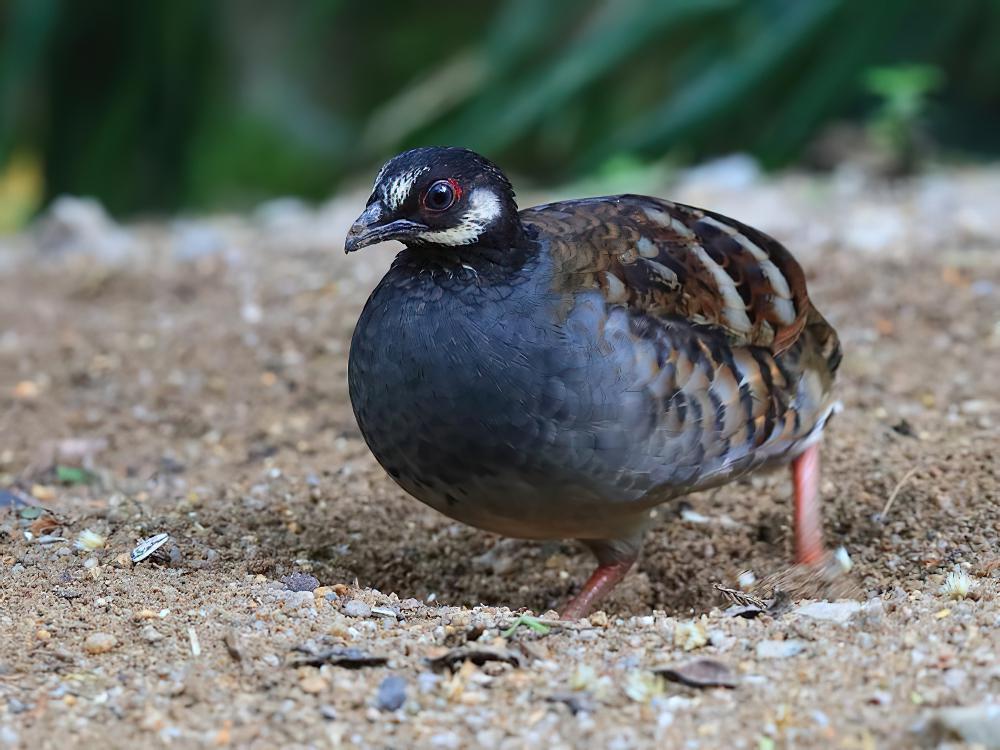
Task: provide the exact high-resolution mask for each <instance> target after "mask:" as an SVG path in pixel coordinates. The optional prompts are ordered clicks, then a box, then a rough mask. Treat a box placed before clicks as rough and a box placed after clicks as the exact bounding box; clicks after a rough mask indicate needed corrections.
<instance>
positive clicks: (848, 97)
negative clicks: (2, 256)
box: [0, 0, 1000, 228]
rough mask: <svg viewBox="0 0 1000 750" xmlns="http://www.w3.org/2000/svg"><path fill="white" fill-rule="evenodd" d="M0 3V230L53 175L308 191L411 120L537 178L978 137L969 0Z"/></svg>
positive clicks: (359, 168) (341, 174)
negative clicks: (0, 220)
mask: <svg viewBox="0 0 1000 750" xmlns="http://www.w3.org/2000/svg"><path fill="white" fill-rule="evenodd" d="M0 23H2V26H0V105H2V110H0V199H3V200H6V201H8V209H7V211H6V213H7V214H8V216H7V217H6V219H5V220H4V221H5V222H6V224H7V225H8V226H7V228H11V225H17V224H18V223H23V221H25V220H27V219H28V218H29V217H30V215H31V214H32V213H33V212H35V211H37V210H38V209H39V208H40V207H42V206H43V205H44V204H45V202H46V201H47V200H48V199H50V198H51V197H52V196H55V195H59V194H62V193H74V194H83V195H92V196H96V197H97V198H99V199H100V200H101V201H103V202H104V203H105V204H106V205H107V206H108V208H109V209H110V210H111V211H112V212H113V213H115V214H117V215H132V214H136V213H150V212H152V213H160V212H166V211H175V210H187V209H195V210H218V209H222V208H242V207H246V206H249V205H252V204H253V203H254V202H256V201H259V200H262V199H264V198H267V197H270V196H274V195H285V194H295V195H300V196H303V197H305V198H307V199H320V198H322V197H324V196H327V195H329V194H330V193H331V192H332V191H334V190H336V189H337V187H338V185H340V184H342V183H343V182H344V181H345V180H349V179H352V178H357V177H359V176H360V175H365V176H366V179H368V178H370V176H371V173H372V170H373V168H374V167H375V166H376V165H377V164H379V163H381V162H382V161H383V160H384V159H385V158H386V157H388V156H390V155H392V154H393V153H395V152H397V151H399V150H401V149H403V148H406V147H409V146H413V145H418V144H428V143H435V144H455V145H465V146H468V147H471V148H475V149H477V150H480V151H483V152H484V153H486V154H488V155H489V156H491V157H492V158H494V159H495V160H497V161H499V162H501V163H502V164H503V165H504V167H506V168H508V169H509V170H510V171H513V172H516V173H517V174H518V175H520V176H522V177H523V178H524V179H526V180H529V181H534V183H535V184H537V185H541V186H544V185H549V184H556V183H559V182H564V181H567V180H572V179H577V178H580V177H587V176H598V177H600V176H601V175H606V174H609V173H614V172H621V171H626V172H627V171H628V170H630V169H637V168H643V167H644V166H645V165H649V164H657V165H660V164H662V165H664V166H666V167H668V168H669V167H671V166H676V165H683V164H686V163H690V162H693V161H696V160H700V159H704V158H707V157H711V156H713V155H718V154H726V153H731V152H735V151H741V152H747V153H750V154H752V155H754V156H755V157H756V158H757V159H758V160H759V161H760V162H761V163H762V164H763V165H764V166H765V167H767V168H777V167H781V166H785V165H789V164H799V165H802V166H805V167H819V168H828V167H830V166H833V165H835V164H836V163H837V162H838V161H839V160H841V159H843V158H846V157H848V156H850V154H851V152H852V150H861V149H865V148H875V149H881V150H882V151H883V152H885V153H886V154H888V158H887V159H885V160H884V161H883V163H884V164H885V165H886V169H887V170H888V171H890V172H905V171H908V170H912V169H915V168H920V167H921V166H922V164H923V162H925V161H926V159H927V158H933V159H935V160H950V161H962V160H975V159H982V158H987V157H995V156H996V154H997V153H998V151H1000V3H998V2H995V1H994V0H958V1H956V2H943V1H942V0H866V1H860V0H755V1H753V2H750V1H747V0H675V1H673V2H643V1H640V0H619V1H617V2H614V1H612V2H609V1H607V0H605V1H603V2H570V1H569V0H544V1H542V0H505V1H504V2H497V3H485V2H484V3H477V2H458V1H450V0H439V1H438V2H426V1H425V2H402V1H388V2H386V1H374V0H372V1H369V2H337V1H336V0H299V1H298V2H276V1H274V0H270V1H265V0H244V1H240V2H237V1H236V0H229V1H223V0H219V1H215V0H85V1H79V2H75V1H73V0H5V1H4V0H0ZM845 121H846V122H850V123H853V126H852V127H846V128H845V127H844V126H843V125H840V124H838V123H842V122H845ZM831 134H833V135H831ZM838 144H839V145H838ZM15 205H17V206H20V209H18V210H16V211H15V210H13V209H12V208H11V206H15Z"/></svg>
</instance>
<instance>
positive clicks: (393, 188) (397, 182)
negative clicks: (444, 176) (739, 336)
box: [375, 167, 430, 211]
mask: <svg viewBox="0 0 1000 750" xmlns="http://www.w3.org/2000/svg"><path fill="white" fill-rule="evenodd" d="M429 170H430V167H420V168H419V169H412V170H410V171H409V172H404V173H403V174H401V175H399V176H398V177H396V178H394V179H393V180H392V182H390V183H389V184H388V185H386V186H385V188H384V189H383V195H382V198H383V200H384V201H385V205H386V207H387V208H388V209H389V210H390V211H395V210H396V209H397V208H399V207H400V206H402V205H403V203H404V202H405V201H406V199H407V198H408V197H409V195H410V191H411V190H413V183H415V182H416V181H417V178H418V177H420V175H422V174H423V173H424V172H427V171H429ZM381 176H382V173H381V172H380V173H379V176H378V177H377V178H376V179H375V184H376V185H377V184H378V180H379V178H381Z"/></svg>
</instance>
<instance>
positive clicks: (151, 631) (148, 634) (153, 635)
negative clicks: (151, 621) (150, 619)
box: [140, 625, 164, 643]
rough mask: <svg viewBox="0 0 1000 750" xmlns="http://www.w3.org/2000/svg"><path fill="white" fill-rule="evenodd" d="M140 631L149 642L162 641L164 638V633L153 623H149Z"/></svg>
mask: <svg viewBox="0 0 1000 750" xmlns="http://www.w3.org/2000/svg"><path fill="white" fill-rule="evenodd" d="M140 632H141V634H142V637H143V640H145V641H146V642H148V643H156V642H157V641H162V640H163V638H164V635H163V633H161V632H160V631H159V630H157V629H156V628H154V627H153V626H152V625H147V626H146V627H144V628H143V629H142V630H141V631H140Z"/></svg>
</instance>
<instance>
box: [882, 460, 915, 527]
mask: <svg viewBox="0 0 1000 750" xmlns="http://www.w3.org/2000/svg"><path fill="white" fill-rule="evenodd" d="M919 468H920V467H919V466H913V467H910V470H909V471H908V472H906V473H905V474H903V478H902V479H900V480H899V481H898V482H896V486H895V487H893V488H892V492H890V493H889V499H888V500H886V501H885V507H884V508H882V513H881V514H880V517H881V519H882V522H883V523H885V519H886V516H887V515H888V513H889V508H891V507H892V504H893V502H895V500H896V495H898V494H899V491H900V490H901V489H903V485H904V484H906V483H907V482H908V481H910V477H912V476H913V475H914V474H916V473H917V469H919Z"/></svg>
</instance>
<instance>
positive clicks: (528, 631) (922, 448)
mask: <svg viewBox="0 0 1000 750" xmlns="http://www.w3.org/2000/svg"><path fill="white" fill-rule="evenodd" d="M660 192H661V194H665V195H670V196H671V197H674V198H676V199H678V200H681V201H683V202H687V203H693V204H696V205H704V206H706V207H710V208H713V209H715V210H718V211H721V212H723V213H727V214H730V215H733V216H735V217H736V218H739V219H741V220H743V221H747V222H748V223H751V224H754V225H756V226H758V227H760V228H761V229H764V230H765V231H769V232H770V233H772V234H774V235H775V236H777V237H778V238H779V239H781V240H782V241H783V242H784V243H785V244H786V245H787V246H788V247H789V248H790V249H792V251H793V252H794V253H795V254H796V256H797V257H798V258H799V260H800V261H801V262H802V264H803V265H804V266H805V268H806V269H807V272H808V277H809V284H810V291H811V294H812V297H813V298H814V300H815V301H816V304H817V306H818V307H819V308H820V309H821V310H822V312H823V313H824V314H825V315H826V316H827V318H828V319H829V320H830V321H831V322H832V323H833V324H834V325H835V326H836V327H837V329H838V330H839V332H840V334H841V337H842V342H843V345H844V350H845V358H844V363H843V366H842V368H841V371H840V374H839V389H840V398H841V400H842V402H843V406H844V409H843V412H842V413H841V414H839V415H838V416H837V417H836V419H835V420H834V422H833V424H832V425H831V427H830V429H829V430H828V435H827V438H826V440H825V443H824V446H823V458H824V468H823V471H824V480H823V493H824V515H825V519H826V535H827V541H828V542H829V543H830V545H831V546H843V547H844V548H845V550H846V551H847V553H848V554H849V556H850V559H851V561H852V562H853V568H852V569H851V570H850V571H849V572H848V573H846V574H845V578H843V579H841V581H840V584H844V582H845V581H847V582H848V585H846V586H844V585H840V586H839V588H838V589H836V590H832V589H829V588H824V587H822V586H817V585H814V584H815V582H807V583H806V584H804V585H801V586H799V585H791V584H787V583H783V584H781V585H782V586H783V587H784V589H785V591H786V594H788V600H787V601H784V602H783V603H781V606H779V607H777V608H776V609H774V610H772V611H769V612H765V613H763V614H760V615H759V616H757V617H754V618H748V617H741V616H734V614H733V611H732V610H731V609H730V602H729V601H727V600H726V599H725V598H724V597H723V595H722V594H721V593H720V592H719V591H718V590H717V589H716V588H714V585H715V584H720V585H722V586H724V587H727V588H731V589H739V588H740V584H741V583H742V584H743V586H744V587H745V588H749V589H752V590H753V591H754V592H756V593H757V594H760V595H765V596H766V595H768V593H769V592H768V590H767V589H768V587H769V586H770V587H771V588H773V585H772V584H773V581H774V580H775V579H774V576H775V575H778V576H783V575H784V576H785V577H784V578H782V579H781V580H783V581H786V582H787V581H788V580H789V579H788V575H787V574H786V573H787V566H788V563H787V561H788V560H789V559H790V540H789V534H788V531H789V521H790V503H789V497H790V491H791V490H790V482H789V480H788V477H787V476H786V475H785V474H784V473H780V474H779V473H775V474H769V475H762V476H755V477H752V478H751V479H749V480H747V481H742V482H738V483H735V484H733V485H729V486H727V487H724V488H722V489H719V490H716V491H714V492H712V493H704V494H700V495H692V496H690V497H688V498H685V499H684V501H683V503H678V504H675V505H672V506H669V507H663V508H661V509H660V510H659V516H660V522H659V523H658V525H657V526H656V528H655V529H654V530H653V531H652V532H651V533H650V534H649V537H648V539H647V543H646V547H645V550H644V554H643V557H642V559H641V561H640V563H639V564H638V566H637V569H636V570H635V571H634V572H633V573H631V574H630V575H629V577H628V578H627V579H626V580H625V582H624V583H623V584H622V585H621V586H620V588H619V589H618V590H617V591H616V593H615V594H614V595H613V596H612V597H611V598H610V599H609V600H607V601H606V603H605V604H604V605H603V608H604V612H601V613H598V614H596V615H594V616H592V617H591V618H590V619H589V620H588V621H581V622H580V623H559V622H557V621H556V620H555V618H556V615H555V613H554V612H550V611H549V610H552V609H558V607H559V606H560V604H561V603H563V602H564V601H565V600H566V598H567V597H568V596H569V595H571V594H572V593H574V592H575V591H576V590H577V587H578V586H579V585H580V583H581V582H582V581H583V580H584V579H585V578H586V576H587V574H588V573H589V570H590V567H591V565H592V561H591V559H590V557H589V555H588V553H586V552H585V551H583V550H581V549H579V548H578V547H577V546H576V545H575V544H574V543H573V542H571V541H565V542H564V541H553V542H548V543H534V542H520V541H503V540H500V539H499V538H497V537H495V536H493V535H491V534H488V533H485V532H482V531H478V530H476V529H472V528H468V527H465V526H462V525H460V524H457V523H455V522H452V521H450V520H449V519H447V518H445V517H443V516H440V515H438V514H436V513H435V512H433V511H431V510H429V509H426V508H424V507H423V506H422V505H420V504H419V503H418V502H416V501H414V500H413V499H411V498H409V497H408V496H406V495H405V494H404V493H403V492H402V491H401V490H399V489H398V488H397V487H396V486H395V485H394V484H393V483H392V482H391V480H390V479H389V478H388V477H387V476H386V475H385V474H384V473H383V472H382V470H381V469H380V468H379V467H378V465H377V464H376V463H375V461H374V460H373V459H372V457H371V455H370V454H369V453H368V451H367V449H366V447H365V445H364V443H363V441H362V440H361V437H360V435H359V433H358V430H357V427H356V425H355V422H354V418H353V415H352V413H351V408H350V404H349V402H348V399H347V389H346V382H345V377H346V355H347V350H348V345H349V340H350V335H351V331H352V329H353V325H354V321H355V320H356V318H357V315H358V312H359V310H360V308H361V305H362V304H363V303H364V300H365V298H366V296H367V294H368V292H369V291H370V289H371V288H372V287H373V286H374V284H375V283H377V280H378V278H379V277H380V275H381V273H382V272H383V271H384V269H385V268H386V267H387V264H388V262H389V260H390V259H391V256H392V252H393V249H392V248H389V247H381V248H372V249H369V250H366V251H364V252H362V253H358V254H354V255H352V256H350V257H345V256H344V255H343V252H342V249H341V248H342V241H343V236H344V233H345V231H346V227H347V225H348V224H349V222H350V220H351V219H352V218H353V215H354V214H355V213H357V212H359V211H360V209H361V208H362V207H363V205H364V195H363V194H360V193H357V194H351V195H346V196H341V197H338V198H335V199H333V200H331V201H330V202H329V203H328V204H327V205H324V206H322V207H320V208H317V209H311V208H308V207H304V206H300V205H299V204H296V203H294V202H291V201H280V202H275V203H273V204H269V205H267V206H264V207H262V208H261V209H260V210H258V211H257V212H255V213H253V214H252V215H249V216H217V217H207V218H198V219H178V220H175V221H172V222H166V223H162V222H152V221H151V222H140V223H136V224H131V225H128V226H126V227H120V226H117V225H115V224H113V223H111V222H110V221H108V220H107V219H106V217H103V215H102V214H101V213H100V211H99V210H97V209H96V208H95V207H94V206H91V205H88V204H84V203H73V202H72V201H71V202H69V203H64V204H63V205H62V207H61V210H56V209H53V211H52V212H51V213H50V215H49V216H48V217H46V218H44V219H43V220H42V221H41V222H40V224H39V226H37V227H35V228H34V229H33V230H32V231H31V232H27V233H25V234H23V235H20V236H16V237H10V238H7V239H6V240H4V241H3V242H2V244H0V274H2V275H3V279H4V284H3V289H2V290H0V291H2V294H0V321H2V324H0V488H4V489H3V492H2V493H0V576H2V580H3V585H2V588H0V627H2V633H3V636H2V639H0V747H6V746H10V747H39V748H47V747H64V746H66V745H67V744H74V745H75V746H79V747H97V746H100V747H103V748H107V747H136V746H143V747H145V746H153V747H155V746H161V745H163V746H167V745H170V746H174V747H226V746H234V747H277V746H281V747H339V746H343V747H432V748H466V747H484V748H489V747H499V748H520V747H528V746H532V747H553V748H560V747H574V746H593V747H608V748H630V747H642V746H654V745H655V746H666V747H675V746H676V747H685V748H713V747H734V748H759V749H760V750H767V749H768V748H792V747H795V748H803V747H824V748H829V747H838V748H839V747H843V748H876V747H878V748H882V747H884V748H898V747H910V746H914V745H916V744H918V743H920V742H923V743H929V744H930V745H931V746H933V745H934V744H935V743H937V742H938V741H939V740H941V739H942V738H943V739H945V740H947V739H948V738H949V737H953V738H956V739H957V738H960V737H961V736H962V735H963V732H965V731H966V730H965V729H963V728H962V727H958V728H951V729H948V728H947V727H944V725H943V724H941V723H940V722H939V723H938V724H935V717H939V713H938V712H939V711H940V710H941V709H943V708H945V707H949V706H957V705H969V706H977V705H981V704H988V703H991V702H992V703H996V702H998V701H1000V658H998V656H1000V636H998V630H997V628H998V626H1000V604H998V601H997V592H998V589H1000V545H998V539H1000V479H998V471H1000V463H998V460H1000V378H998V372H1000V303H998V300H1000V213H998V212H997V210H996V206H997V205H1000V171H997V170H988V169H979V170H950V171H948V172H941V173H934V174H929V175H925V176H923V177H920V178H917V179H914V180H911V181H907V182H900V183H894V184H885V183H880V182H876V181H872V180H869V179H866V178H864V177H863V176H862V175H858V174H854V173H852V172H850V171H849V170H844V171H843V172H842V173H840V174H838V175H835V176H834V177H832V178H817V177H808V176H801V175H786V176H783V177H780V178H776V179H768V180H764V179H759V178H755V179H727V178H726V175H721V176H720V175H719V174H716V173H713V172H711V171H708V172H705V171H698V172H693V173H691V174H689V175H687V176H685V177H683V178H682V179H680V180H679V181H678V182H676V183H675V184H673V185H670V186H663V188H662V190H661V191H660ZM532 197H538V198H542V197H544V198H551V197H552V196H532ZM532 202H533V201H532V200H525V201H524V204H525V205H530V204H531V203H532ZM42 509H43V510H42ZM88 529H89V530H91V531H93V532H95V533H96V535H97V536H96V537H95V538H93V539H89V540H88V537H87V536H84V537H81V536H80V535H81V534H82V533H83V532H84V531H85V530H88ZM157 533H167V534H169V535H170V539H169V540H168V542H167V543H166V545H165V546H164V547H163V550H162V552H161V553H160V555H161V557H162V559H161V560H159V561H156V560H154V559H152V558H151V559H147V560H145V561H143V562H140V563H138V564H136V565H133V564H132V563H131V561H130V560H129V553H130V551H131V550H132V549H133V547H134V546H135V544H136V541H137V540H139V539H143V538H147V537H150V536H152V535H154V534H157ZM60 538H62V540H61V539H60ZM78 542H79V543H78ZM88 545H89V546H88ZM744 571H751V573H749V574H748V573H744ZM959 571H961V572H963V573H964V574H967V576H968V577H969V578H970V579H971V586H972V588H971V590H970V591H969V595H968V598H962V595H961V592H960V591H959V592H955V591H954V589H955V587H954V586H952V587H951V588H949V587H948V586H947V585H946V579H947V578H948V576H949V575H951V576H952V577H954V576H955V575H958V572H959ZM741 573H743V575H742V576H741ZM793 573H794V571H793ZM310 576H311V577H312V578H310ZM769 577H770V578H769ZM754 580H756V581H757V582H758V583H756V584H755V583H753V581H754ZM317 586H318V588H317ZM292 589H305V590H304V591H294V590H292ZM312 589H315V590H312ZM844 592H847V593H849V594H850V595H851V596H852V599H848V600H842V601H840V602H839V603H837V604H834V605H833V606H832V607H831V608H828V609H827V610H823V609H822V608H821V610H820V611H821V612H825V613H826V614H824V615H823V616H822V617H816V616H811V615H810V614H809V612H810V611H812V610H810V609H809V608H808V606H807V605H806V602H805V601H804V599H803V598H804V597H806V596H813V597H816V596H821V597H829V596H832V595H836V594H838V593H840V594H843V593H844ZM952 594H954V597H953V596H952ZM956 597H957V598H956ZM852 601H855V602H856V603H855V604H852ZM804 606H805V607H806V608H805V609H803V607H804ZM372 608H374V609H372ZM526 612H527V613H535V614H536V615H539V616H541V617H542V619H543V621H544V622H548V623H549V625H548V626H544V625H542V626H539V625H538V624H537V623H536V622H535V621H533V620H528V621H521V622H520V624H519V625H518V626H517V627H514V629H513V631H512V632H507V635H506V636H505V635H502V633H504V632H505V631H507V630H508V628H510V627H511V626H514V625H515V624H517V623H518V616H519V615H521V614H524V613H526ZM546 613H547V614H546ZM831 618H832V619H831ZM539 630H546V631H547V632H544V633H543V632H537V631H539ZM762 644H763V645H762ZM344 647H354V648H356V649H360V651H362V652H364V654H367V655H369V656H374V657H381V658H384V659H385V660H386V661H385V662H380V661H379V660H378V659H376V660H375V661H376V662H379V663H377V664H359V663H358V662H359V658H360V657H359V655H358V654H351V653H348V654H347V655H346V657H345V656H344V654H343V653H340V652H336V651H334V652H332V653H331V649H338V648H344ZM297 648H298V649H299V650H296V649H297ZM455 648H457V649H461V651H459V652H456V653H453V654H450V655H449V654H447V653H446V652H448V650H449V649H455ZM324 651H325V652H327V655H326V660H327V662H329V661H330V660H332V661H333V662H337V661H338V660H339V661H340V662H341V663H340V664H335V663H323V664H322V666H313V665H309V664H302V663H300V662H301V661H303V660H305V661H308V662H310V663H311V664H315V663H321V662H323V659H322V658H320V657H317V656H316V653H317V652H324ZM338 654H339V655H338ZM320 656H322V653H321V654H320ZM445 656H447V657H448V658H447V659H444V661H450V662H453V663H452V664H451V665H450V666H448V665H447V664H442V663H440V662H441V660H442V659H443V658H444V657H445ZM698 657H706V658H710V659H713V660H715V661H716V662H721V663H722V664H723V665H724V668H725V672H726V674H728V675H730V676H731V677H732V680H733V681H734V682H735V685H736V686H735V687H733V688H727V687H691V686H687V685H684V684H680V683H676V682H672V681H667V680H665V679H664V678H663V677H661V676H659V675H658V674H657V673H656V672H655V671H654V670H655V668H657V667H661V666H665V665H672V666H675V667H676V666H678V665H685V664H686V663H687V662H689V661H690V660H692V659H695V658H698ZM435 658H438V659H439V661H438V662H435V661H433V660H434V659H435ZM345 659H346V662H347V663H346V664H345V663H344V661H345ZM361 662H364V659H361ZM475 662H481V663H480V664H476V663H475ZM512 662H513V663H512ZM390 676H393V677H399V678H402V682H400V680H389V681H388V682H387V681H386V679H387V678H388V677H390ZM397 706H398V707H397ZM977 710H978V709H977ZM984 710H985V709H984ZM984 715H985V714H984ZM976 716H979V715H978V714H977V715H976ZM974 718H975V717H974ZM979 718H982V717H979ZM983 720H984V721H985V720H986V719H983ZM942 721H943V720H942ZM998 732H1000V730H998ZM965 736H966V737H967V738H968V737H971V736H972V735H969V734H968V733H965ZM997 736H998V733H997V732H994V733H993V734H992V737H993V739H994V740H995V738H996V737H997ZM955 746H959V745H955Z"/></svg>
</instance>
